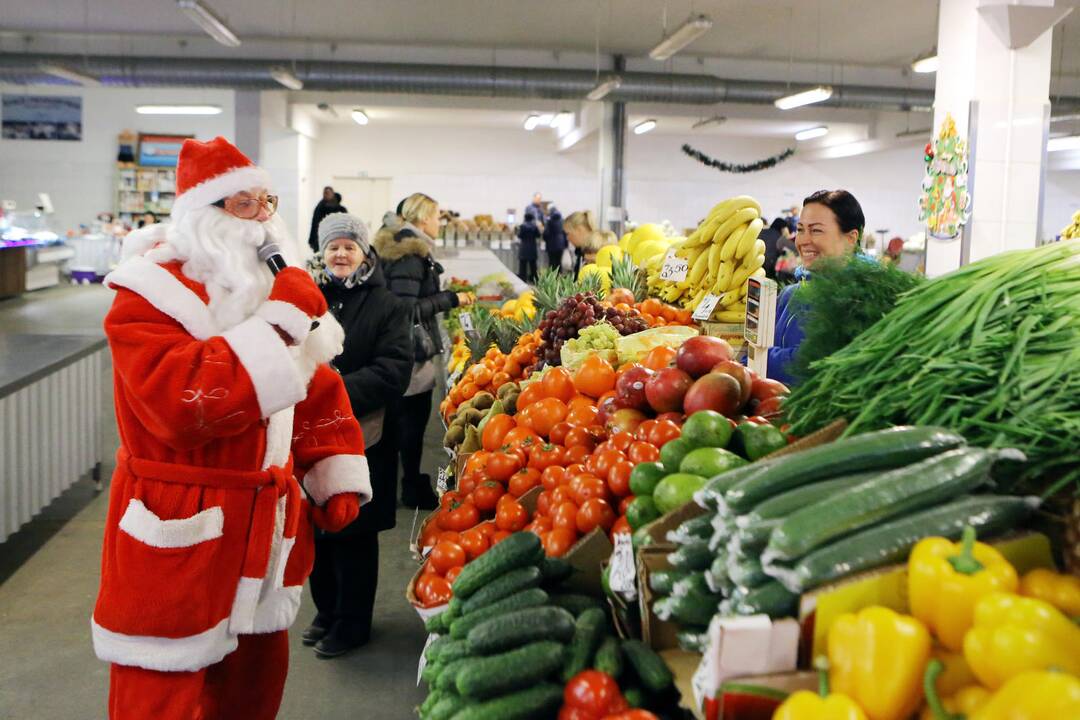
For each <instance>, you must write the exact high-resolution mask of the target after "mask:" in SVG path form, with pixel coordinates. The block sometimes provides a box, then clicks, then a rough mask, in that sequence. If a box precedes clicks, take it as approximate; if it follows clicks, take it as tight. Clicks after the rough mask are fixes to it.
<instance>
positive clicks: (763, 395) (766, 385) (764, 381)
mask: <svg viewBox="0 0 1080 720" xmlns="http://www.w3.org/2000/svg"><path fill="white" fill-rule="evenodd" d="M790 392H791V391H790V390H788V386H787V385H785V384H784V383H782V382H780V381H779V380H770V379H769V378H754V382H753V383H752V385H751V388H750V397H752V398H754V399H755V400H758V401H760V400H768V399H769V398H771V397H777V396H779V395H787V394H789V393H790Z"/></svg>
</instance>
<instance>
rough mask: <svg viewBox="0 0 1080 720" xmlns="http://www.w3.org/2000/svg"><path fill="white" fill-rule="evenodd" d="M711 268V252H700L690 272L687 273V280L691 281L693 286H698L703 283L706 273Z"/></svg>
mask: <svg viewBox="0 0 1080 720" xmlns="http://www.w3.org/2000/svg"><path fill="white" fill-rule="evenodd" d="M708 270H709V253H708V252H702V253H699V254H698V256H697V258H696V259H695V260H694V264H693V265H692V266H691V267H690V272H688V273H687V274H686V281H687V282H688V283H690V285H691V286H692V287H697V286H698V284H699V283H701V279H702V278H703V277H705V273H706V272H707V271H708Z"/></svg>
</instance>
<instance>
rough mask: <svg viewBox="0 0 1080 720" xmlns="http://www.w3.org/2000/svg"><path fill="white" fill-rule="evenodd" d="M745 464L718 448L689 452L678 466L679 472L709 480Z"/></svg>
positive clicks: (744, 461) (731, 453)
mask: <svg viewBox="0 0 1080 720" xmlns="http://www.w3.org/2000/svg"><path fill="white" fill-rule="evenodd" d="M745 464H746V460H744V459H743V458H741V457H739V456H738V455H736V454H735V453H733V452H728V451H727V450H725V449H723V448H718V447H703V448H698V449H697V450H691V451H690V452H689V453H687V454H686V457H684V458H683V460H682V462H681V463H680V464H679V472H684V473H690V474H691V475H701V476H702V477H707V478H711V477H714V476H716V475H719V474H720V473H723V472H727V471H728V470H732V469H734V468H737V467H740V466H742V465H745Z"/></svg>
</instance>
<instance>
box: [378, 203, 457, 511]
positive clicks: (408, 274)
mask: <svg viewBox="0 0 1080 720" xmlns="http://www.w3.org/2000/svg"><path fill="white" fill-rule="evenodd" d="M438 233H439V204H438V203H437V202H436V201H435V200H433V199H432V198H430V197H428V196H427V195H424V194H423V193H414V194H412V195H410V196H409V197H407V198H405V199H404V200H402V201H401V202H400V203H399V204H398V206H397V210H396V212H394V213H392V214H391V213H387V214H386V216H384V218H383V227H382V228H380V229H379V232H378V233H377V234H376V235H375V243H374V245H375V251H376V252H378V254H379V257H380V258H381V259H382V262H383V272H384V273H385V274H386V284H387V287H388V288H389V289H390V291H391V292H392V293H394V294H395V295H397V296H398V297H399V298H400V299H401V300H402V301H404V304H405V305H406V306H407V307H408V310H409V318H410V319H409V325H410V327H414V326H418V327H416V329H415V330H414V332H413V369H412V375H411V377H410V380H409V385H408V387H407V388H406V389H405V393H404V396H403V397H401V398H400V399H399V401H398V402H397V403H396V404H395V405H394V406H393V407H391V408H389V409H388V410H389V412H388V415H387V428H388V429H391V431H392V432H394V433H395V435H396V440H397V446H398V454H399V455H400V457H401V469H402V476H401V502H402V504H404V505H405V506H407V507H419V508H422V509H425V510H434V509H435V507H436V506H437V505H438V499H437V498H436V496H435V493H434V491H433V490H432V488H431V477H430V476H429V475H425V474H423V473H421V472H420V460H421V457H422V456H423V452H424V430H425V428H426V427H427V423H428V419H429V417H430V416H431V400H432V392H433V390H434V389H435V360H434V359H435V358H436V357H437V356H438V355H439V353H441V352H442V349H443V347H442V340H441V338H440V333H439V320H438V315H439V313H443V312H446V311H448V310H450V309H452V308H455V307H458V306H459V305H469V304H471V303H472V302H474V301H475V299H476V298H475V297H474V296H473V295H472V294H470V293H454V292H450V291H448V290H440V288H441V282H440V276H441V275H442V272H443V268H442V265H440V264H439V263H437V262H436V261H435V258H434V257H433V252H434V247H435V241H434V240H433V239H432V238H434V237H435V236H436V235H438Z"/></svg>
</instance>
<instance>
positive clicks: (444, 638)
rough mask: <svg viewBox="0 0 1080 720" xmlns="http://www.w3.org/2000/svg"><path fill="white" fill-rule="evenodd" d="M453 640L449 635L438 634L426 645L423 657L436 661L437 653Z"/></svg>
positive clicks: (429, 660)
mask: <svg viewBox="0 0 1080 720" xmlns="http://www.w3.org/2000/svg"><path fill="white" fill-rule="evenodd" d="M451 642H453V638H451V637H450V636H449V635H440V636H439V637H437V638H435V639H434V640H432V641H431V644H430V645H428V646H427V650H425V651H424V657H425V658H427V661H428V662H429V663H430V662H436V661H437V660H438V659H439V653H440V652H441V651H442V649H443V648H444V647H445V646H446V645H447V644H449V643H451Z"/></svg>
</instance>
